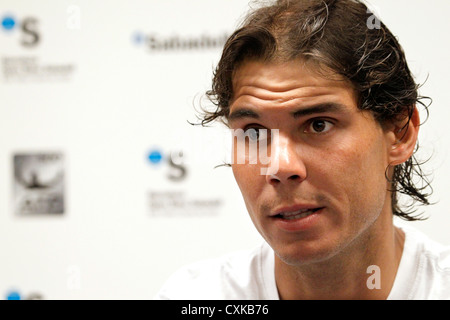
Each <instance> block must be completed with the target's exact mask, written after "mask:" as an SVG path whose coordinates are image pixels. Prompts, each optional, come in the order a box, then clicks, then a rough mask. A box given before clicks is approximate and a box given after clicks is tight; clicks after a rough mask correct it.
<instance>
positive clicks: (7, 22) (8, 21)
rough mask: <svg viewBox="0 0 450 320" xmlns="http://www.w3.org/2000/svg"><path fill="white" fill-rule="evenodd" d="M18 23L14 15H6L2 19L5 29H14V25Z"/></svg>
mask: <svg viewBox="0 0 450 320" xmlns="http://www.w3.org/2000/svg"><path fill="white" fill-rule="evenodd" d="M15 25H16V21H15V20H14V18H13V17H10V16H6V17H3V19H2V27H3V29H5V30H12V29H13V28H14V26H15Z"/></svg>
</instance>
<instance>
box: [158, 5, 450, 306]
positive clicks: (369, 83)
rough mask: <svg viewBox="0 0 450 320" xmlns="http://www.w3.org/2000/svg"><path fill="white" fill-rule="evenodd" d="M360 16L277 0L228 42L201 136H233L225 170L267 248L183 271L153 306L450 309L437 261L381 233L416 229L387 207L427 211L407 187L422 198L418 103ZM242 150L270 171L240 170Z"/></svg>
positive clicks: (381, 29) (444, 257) (442, 266)
mask: <svg viewBox="0 0 450 320" xmlns="http://www.w3.org/2000/svg"><path fill="white" fill-rule="evenodd" d="M373 17H374V16H373V15H372V14H371V13H370V12H369V11H368V9H367V7H366V6H365V5H364V4H362V3H361V2H360V1H357V0H291V1H288V0H279V1H276V2H275V3H273V4H271V5H268V6H265V7H262V8H259V9H257V10H255V11H254V12H253V13H251V14H250V15H249V16H248V17H247V19H246V20H245V22H244V24H243V25H242V27H241V28H240V29H238V30H237V31H236V32H235V33H234V34H233V35H232V36H231V37H230V38H229V40H228V42H227V43H226V45H225V48H224V51H223V55H222V58H221V60H220V62H219V64H218V67H217V70H216V73H215V76H214V80H213V88H212V90H211V91H210V92H208V94H209V96H210V98H211V100H212V101H213V102H215V104H216V106H217V108H216V110H215V111H214V112H206V113H205V115H204V119H203V124H206V123H208V122H211V121H213V120H216V119H219V120H222V121H223V122H224V123H225V124H226V125H228V126H229V128H230V129H231V130H232V131H233V132H237V131H239V132H243V133H245V135H244V139H239V135H237V134H236V135H234V142H235V145H234V148H233V152H234V155H233V163H232V164H231V167H232V170H233V173H234V176H235V178H236V181H237V183H238V185H239V188H240V189H241V192H242V194H243V197H244V200H245V203H246V206H247V209H248V212H249V214H250V217H251V219H252V221H253V223H254V225H255V227H256V228H257V230H258V231H259V232H260V233H261V235H262V236H263V238H264V239H265V240H266V242H267V243H266V244H264V245H262V246H261V247H259V248H257V249H255V250H254V251H252V252H241V253H236V254H231V255H229V256H226V257H223V258H220V259H217V260H211V261H203V262H199V263H197V264H194V265H191V266H187V267H185V268H183V269H182V270H180V271H179V272H177V273H176V274H175V275H174V276H173V277H171V279H169V281H168V282H167V283H166V285H165V286H164V288H163V289H162V290H161V291H160V293H159V294H158V296H157V298H161V299H450V249H449V248H445V247H443V246H440V245H438V244H436V243H434V242H432V241H431V240H429V239H428V238H426V237H425V236H424V235H422V234H421V233H420V232H418V231H416V230H415V229H413V228H411V227H399V226H396V225H394V223H393V217H394V216H398V217H401V218H403V219H405V220H418V219H419V218H418V217H417V216H414V215H412V213H413V212H414V211H412V210H411V209H412V208H411V207H406V208H402V206H401V205H400V204H399V202H398V197H399V195H400V194H404V195H407V196H410V197H411V198H412V199H413V200H416V201H419V202H421V203H422V204H428V199H427V197H428V194H426V193H425V189H424V188H421V187H417V186H416V184H415V183H414V182H415V181H416V180H414V179H413V174H414V173H418V174H419V177H420V178H423V179H424V181H425V186H427V182H426V180H425V177H423V176H421V175H420V173H421V171H420V168H419V167H418V164H417V162H416V161H415V158H414V156H413V154H414V152H415V149H416V145H417V136H418V130H419V126H420V119H419V113H418V110H417V108H416V107H417V104H422V105H424V104H423V103H422V102H421V101H422V98H421V97H419V96H418V93H417V88H418V85H417V84H416V83H415V82H414V79H413V77H412V75H411V73H410V71H409V69H408V66H407V63H406V59H405V56H404V53H403V50H402V48H401V47H400V45H399V44H398V42H397V40H396V39H395V37H394V36H393V35H392V34H391V32H390V31H389V30H388V29H387V27H386V26H385V25H384V24H383V23H381V22H380V21H378V20H377V22H378V23H374V21H373ZM255 142H256V143H257V144H258V147H259V148H262V146H264V145H265V146H268V150H270V152H269V153H270V163H267V162H263V161H256V162H255V161H253V162H252V161H249V160H250V159H251V158H252V156H251V155H250V150H251V144H252V143H255ZM240 144H245V146H246V148H244V149H241V148H239V145H240ZM239 150H245V153H244V154H242V151H239ZM238 153H241V154H238ZM239 159H241V160H242V159H244V160H247V161H238V160H239ZM263 168H264V169H265V170H261V169H263ZM263 172H264V173H263ZM262 173H263V174H262ZM407 209H410V210H407Z"/></svg>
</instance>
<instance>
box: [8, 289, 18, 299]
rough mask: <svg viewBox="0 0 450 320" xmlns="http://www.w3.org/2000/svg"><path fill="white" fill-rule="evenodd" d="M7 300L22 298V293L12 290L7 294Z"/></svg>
mask: <svg viewBox="0 0 450 320" xmlns="http://www.w3.org/2000/svg"><path fill="white" fill-rule="evenodd" d="M6 300H20V294H19V293H18V292H17V291H11V292H9V293H8V295H7V296H6Z"/></svg>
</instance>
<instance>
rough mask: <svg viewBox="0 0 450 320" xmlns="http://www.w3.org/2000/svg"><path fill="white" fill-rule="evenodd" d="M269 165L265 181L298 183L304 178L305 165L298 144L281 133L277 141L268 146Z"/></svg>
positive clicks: (271, 182)
mask: <svg viewBox="0 0 450 320" xmlns="http://www.w3.org/2000/svg"><path fill="white" fill-rule="evenodd" d="M270 150H271V157H270V165H269V167H268V168H267V171H266V181H267V182H268V183H270V184H272V185H278V184H288V183H299V182H302V181H303V180H305V179H306V177H307V172H306V166H305V163H304V162H303V159H302V155H301V153H300V150H299V146H298V144H297V143H296V142H295V141H293V140H292V139H290V138H289V137H283V136H282V135H281V134H280V135H279V137H278V141H277V142H275V141H274V143H273V144H272V145H271V146H270Z"/></svg>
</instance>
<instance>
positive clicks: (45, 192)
mask: <svg viewBox="0 0 450 320" xmlns="http://www.w3.org/2000/svg"><path fill="white" fill-rule="evenodd" d="M63 160H64V157H63V155H62V154H61V153H36V154H16V155H14V212H15V213H16V214H17V215H37V214H62V213H64V161H63Z"/></svg>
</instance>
